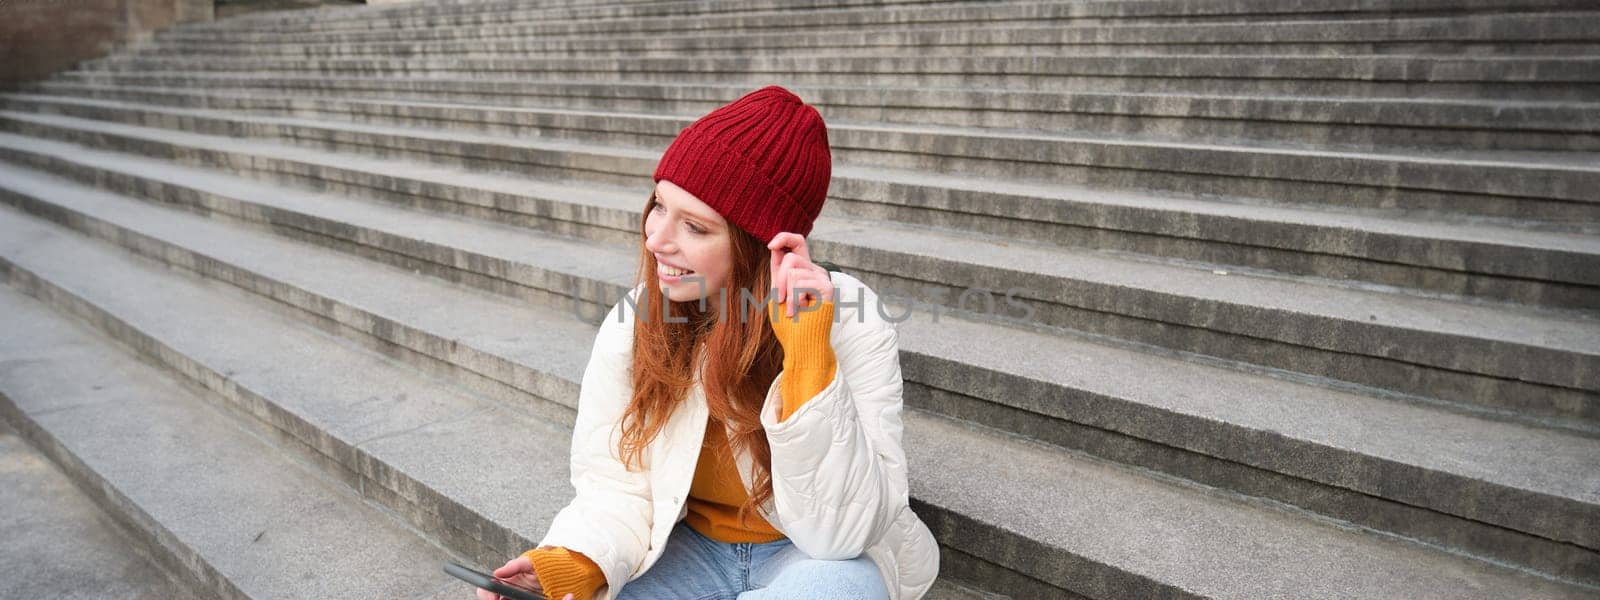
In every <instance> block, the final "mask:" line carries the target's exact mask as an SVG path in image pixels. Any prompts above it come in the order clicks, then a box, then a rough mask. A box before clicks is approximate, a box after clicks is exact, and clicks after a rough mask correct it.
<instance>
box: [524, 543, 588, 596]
mask: <svg viewBox="0 0 1600 600" xmlns="http://www.w3.org/2000/svg"><path fill="white" fill-rule="evenodd" d="M522 555H523V556H526V557H528V560H530V561H532V562H533V571H534V574H535V575H537V576H538V577H539V585H540V587H543V588H544V595H545V597H546V598H555V599H557V600H559V599H560V598H563V597H565V596H566V595H567V594H569V593H570V594H572V598H573V600H590V598H592V597H593V596H594V593H595V592H596V591H598V590H599V589H600V587H601V586H603V585H605V584H606V575H605V572H603V571H601V570H600V566H599V565H596V564H595V563H594V561H592V560H589V557H587V556H584V555H583V553H582V552H573V551H571V550H568V549H566V548H563V547H561V546H540V547H538V548H535V549H533V550H529V551H527V552H523V553H522Z"/></svg>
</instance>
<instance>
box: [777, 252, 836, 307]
mask: <svg viewBox="0 0 1600 600" xmlns="http://www.w3.org/2000/svg"><path fill="white" fill-rule="evenodd" d="M767 249H768V250H771V251H772V286H773V288H774V289H776V290H777V298H776V300H777V301H778V302H779V303H783V304H785V306H786V308H787V313H786V314H785V316H787V317H789V318H791V319H792V318H794V315H795V311H797V310H799V308H798V307H799V306H807V305H809V300H810V299H811V298H812V297H813V294H812V293H810V292H806V293H801V294H800V296H801V298H800V299H799V301H798V302H791V301H790V299H791V298H794V297H795V294H796V293H797V292H796V289H797V288H806V289H811V290H816V293H817V294H820V295H821V296H822V300H824V301H830V300H833V280H832V279H830V278H829V277H828V270H827V269H824V268H822V267H819V266H817V265H815V264H813V263H812V262H811V250H809V249H807V248H806V238H805V236H802V235H800V234H798V233H791V232H788V231H785V232H782V233H779V234H778V235H777V236H776V237H774V238H772V241H770V242H767Z"/></svg>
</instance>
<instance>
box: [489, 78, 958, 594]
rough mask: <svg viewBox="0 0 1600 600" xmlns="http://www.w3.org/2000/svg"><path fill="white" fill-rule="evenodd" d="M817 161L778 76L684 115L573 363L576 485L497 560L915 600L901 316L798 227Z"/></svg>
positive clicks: (818, 203)
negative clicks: (815, 255) (686, 122)
mask: <svg viewBox="0 0 1600 600" xmlns="http://www.w3.org/2000/svg"><path fill="white" fill-rule="evenodd" d="M831 173H832V157H831V154H830V152H829V149H828V134H827V128H826V125H825V124H824V123H823V121H822V117H821V115H820V114H818V113H817V111H816V109H815V108H813V107H811V106H809V105H806V104H804V103H803V102H802V101H801V100H800V98H799V97H797V96H795V95H794V93H792V92H790V91H789V90H787V89H784V88H782V87H780V86H767V87H764V88H761V89H759V90H756V91H754V92H751V93H749V94H747V95H745V96H743V97H741V98H739V99H737V100H735V101H733V102H731V103H729V104H727V105H724V106H722V107H719V108H717V109H716V110H714V111H712V112H710V113H708V114H707V115H705V116H703V117H701V118H700V119H699V120H697V121H695V122H694V123H693V124H691V125H690V126H689V127H686V128H684V129H683V130H682V131H680V132H679V134H678V136H677V138H676V139H674V140H673V142H672V144H671V145H670V146H669V147H668V148H667V150H666V153H665V154H664V155H663V156H662V157H661V161H660V163H659V164H658V165H657V167H656V171H655V182H656V184H655V188H654V190H653V193H652V194H651V196H650V199H649V200H648V201H647V202H646V203H645V215H644V219H643V221H644V222H643V224H642V227H641V234H642V241H641V248H640V253H639V258H640V260H639V264H640V272H639V273H638V275H637V278H636V281H637V282H638V283H636V285H635V287H634V289H633V290H632V291H630V292H629V293H628V295H627V298H625V299H624V300H623V301H619V302H618V303H617V304H615V305H613V306H612V308H611V310H610V312H609V313H608V314H607V315H606V317H605V320H604V322H603V323H602V324H601V326H600V332H599V334H598V335H597V337H596V338H595V344H594V348H593V350H592V352H591V355H590V358H589V363H588V366H587V367H586V368H585V371H584V375H583V382H582V385H581V387H580V389H579V399H578V417H577V422H576V424H575V426H574V428H573V438H572V465H571V468H572V472H571V475H572V484H573V486H574V487H575V488H576V490H577V496H576V497H575V498H573V500H572V502H571V503H570V504H568V505H567V506H566V507H565V508H563V509H562V510H561V511H560V512H559V513H558V514H557V515H556V516H555V519H554V520H553V522H552V523H551V525H550V529H549V531H548V533H547V534H546V535H545V537H544V539H543V540H542V541H541V542H540V544H539V547H538V548H535V549H532V550H529V551H527V552H525V553H523V554H522V555H521V556H518V557H517V558H515V559H513V560H511V561H510V562H507V563H506V564H505V565H504V566H502V567H500V568H499V569H497V570H496V571H495V573H494V574H495V575H496V576H498V577H502V578H507V579H509V580H511V581H512V582H513V583H519V584H521V585H524V586H527V587H533V588H536V589H542V590H543V592H544V593H545V594H546V595H547V596H549V597H551V598H563V597H566V596H567V595H570V596H571V598H572V599H573V600H588V599H590V598H600V599H602V600H614V599H618V598H622V599H635V598H648V599H672V598H683V599H687V600H703V599H713V598H717V599H729V600H732V599H735V598H737V599H742V600H756V599H763V598H768V599H776V598H806V599H811V598H834V599H851V598H859V599H884V598H888V599H892V600H915V599H917V598H920V597H922V596H923V594H925V593H926V592H927V590H928V588H929V587H931V586H932V585H933V580H934V577H935V576H936V575H937V573H938V568H939V548H938V544H937V542H936V541H935V540H934V538H933V535H932V533H931V532H930V531H929V530H928V528H927V526H926V525H925V524H923V522H922V521H921V520H920V519H919V518H918V517H917V515H916V513H913V512H912V511H911V509H910V504H909V495H908V491H907V489H908V486H907V476H906V459H905V452H904V450H903V448H902V446H901V431H902V421H901V409H902V400H901V385H902V380H901V376H900V363H899V344H898V341H897V338H896V330H895V328H894V327H893V325H892V324H891V323H890V322H889V321H888V320H886V318H885V313H886V312H887V310H886V309H885V308H883V307H881V306H880V305H879V303H878V297H877V295H876V294H875V293H874V292H873V291H872V290H871V289H870V288H868V287H867V286H866V285H865V284H863V283H862V282H861V281H860V280H858V279H856V278H854V277H851V276H850V275H847V274H844V273H840V272H829V271H828V270H826V269H824V268H822V267H819V266H817V265H816V264H815V263H813V262H812V260H811V254H810V250H809V249H808V248H807V246H806V240H805V236H806V235H807V234H809V233H810V231H811V226H812V223H813V221H814V220H815V219H816V217H817V215H818V214H819V213H820V212H821V209H822V204H823V200H824V198H826V196H827V191H828V183H829V179H830V177H831ZM835 300H837V303H836V302H835ZM479 595H480V598H483V599H485V600H490V599H491V598H492V595H491V594H489V593H488V592H481V591H480V594H479Z"/></svg>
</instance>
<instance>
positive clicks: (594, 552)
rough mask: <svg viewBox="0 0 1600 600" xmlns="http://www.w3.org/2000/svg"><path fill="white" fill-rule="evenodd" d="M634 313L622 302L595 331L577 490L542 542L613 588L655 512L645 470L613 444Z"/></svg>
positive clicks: (641, 546) (634, 560) (641, 545)
mask: <svg viewBox="0 0 1600 600" xmlns="http://www.w3.org/2000/svg"><path fill="white" fill-rule="evenodd" d="M639 289H640V288H638V287H635V288H634V292H632V293H637V292H638V290H639ZM635 312H636V310H635V309H634V308H632V307H624V306H623V303H622V302H618V304H616V305H614V306H612V307H611V311H610V312H609V313H608V314H607V315H606V317H605V320H604V321H603V322H602V323H601V325H600V331H599V333H598V334H597V335H596V336H595V342H594V349H593V350H592V351H591V354H590V356H589V363H588V365H587V366H586V367H585V368H584V371H583V381H582V383H581V384H580V387H579V391H578V416H577V420H576V422H575V423H574V425H573V431H572V456H571V481H572V487H573V488H574V489H575V490H577V495H576V496H575V497H574V498H573V499H572V501H571V502H570V503H568V504H567V506H566V507H564V508H562V509H561V511H560V512H558V513H556V516H555V518H554V519H553V520H552V521H551V523H550V528H549V530H548V531H547V533H546V534H545V536H544V539H543V540H541V541H540V542H539V546H541V547H543V546H560V547H563V548H567V549H569V550H571V551H573V552H579V553H582V554H583V555H584V556H586V557H588V558H589V559H590V560H592V561H593V562H594V563H595V564H596V565H598V566H599V567H600V570H601V571H603V572H604V573H605V579H606V582H607V583H608V584H609V585H610V588H611V589H612V590H620V589H621V587H622V585H623V584H624V583H626V582H627V581H628V579H629V578H630V577H632V575H633V573H634V571H635V570H636V569H637V568H638V567H639V566H640V565H642V564H643V562H644V558H645V555H646V552H647V550H648V548H649V540H650V526H651V518H652V510H653V508H652V507H653V504H652V502H651V490H650V480H649V476H648V473H646V472H645V471H643V470H639V471H629V470H628V469H627V468H626V467H625V466H624V465H623V463H622V461H621V459H620V456H619V455H618V454H617V448H616V442H617V440H618V439H619V438H620V436H621V423H620V419H621V416H622V412H623V410H624V409H625V408H626V407H627V404H628V400H629V396H630V390H631V389H632V380H631V369H632V353H633V317H634V314H633V313H635ZM599 597H608V596H605V595H602V596H599Z"/></svg>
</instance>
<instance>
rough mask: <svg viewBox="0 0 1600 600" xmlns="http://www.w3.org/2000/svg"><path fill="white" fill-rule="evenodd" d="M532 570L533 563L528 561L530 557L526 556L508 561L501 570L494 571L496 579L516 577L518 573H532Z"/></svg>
mask: <svg viewBox="0 0 1600 600" xmlns="http://www.w3.org/2000/svg"><path fill="white" fill-rule="evenodd" d="M532 570H533V561H531V560H528V557H526V556H518V557H516V558H513V559H511V560H509V561H506V564H504V565H501V566H500V568H498V569H495V570H494V576H495V577H510V576H512V575H516V574H517V573H521V572H523V571H532Z"/></svg>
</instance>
